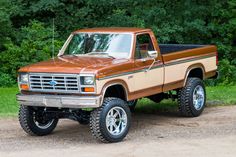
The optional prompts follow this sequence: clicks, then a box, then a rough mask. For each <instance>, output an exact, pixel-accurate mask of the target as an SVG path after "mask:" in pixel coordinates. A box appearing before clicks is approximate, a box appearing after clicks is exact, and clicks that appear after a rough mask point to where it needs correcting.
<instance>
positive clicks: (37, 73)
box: [17, 28, 218, 142]
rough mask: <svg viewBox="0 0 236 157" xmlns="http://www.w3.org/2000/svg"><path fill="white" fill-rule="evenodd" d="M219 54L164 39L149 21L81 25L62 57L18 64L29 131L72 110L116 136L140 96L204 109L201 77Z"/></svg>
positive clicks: (212, 71) (189, 111)
mask: <svg viewBox="0 0 236 157" xmlns="http://www.w3.org/2000/svg"><path fill="white" fill-rule="evenodd" d="M217 62H218V59H217V49H216V47H215V46H213V45H177V44H159V45H158V43H157V40H156V38H155V36H154V34H153V32H152V31H151V30H150V29H143V28H91V29H81V30H78V31H75V32H73V33H72V34H71V35H70V36H69V38H68V39H67V41H66V42H65V44H64V45H63V47H62V49H61V50H60V51H59V53H58V56H57V57H56V58H53V59H50V60H48V61H43V62H39V63H36V64H32V65H29V66H26V67H23V68H21V69H20V70H19V78H18V82H19V88H20V94H18V95H17V100H18V102H19V103H20V110H19V121H20V124H21V126H22V128H23V129H24V130H25V131H26V132H27V133H28V134H31V135H39V136H42V135H47V134H49V133H51V132H52V131H53V130H54V128H55V127H56V125H57V122H58V120H59V119H60V118H69V119H72V120H76V121H78V122H79V123H80V124H89V125H90V129H91V132H92V134H93V136H94V137H96V138H97V139H99V140H101V141H103V142H118V141H121V140H122V139H123V138H124V137H125V136H126V135H127V133H128V130H129V128H130V125H131V111H134V107H135V105H136V103H137V100H138V99H141V98H149V99H150V100H152V101H154V102H156V103H159V102H160V101H161V100H163V99H165V98H174V99H177V100H178V104H179V112H180V114H181V115H183V116H189V117H196V116H199V115H200V114H201V113H202V111H203V109H204V107H205V102H206V92H205V87H204V84H203V81H202V80H204V79H207V78H215V77H216V76H217Z"/></svg>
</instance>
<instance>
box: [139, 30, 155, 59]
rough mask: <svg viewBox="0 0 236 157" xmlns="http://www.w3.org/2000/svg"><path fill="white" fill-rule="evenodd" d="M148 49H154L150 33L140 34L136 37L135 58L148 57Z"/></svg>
mask: <svg viewBox="0 0 236 157" xmlns="http://www.w3.org/2000/svg"><path fill="white" fill-rule="evenodd" d="M148 51H154V47H153V44H152V40H151V37H150V35H149V34H140V35H137V38H136V48H135V59H141V58H147V57H149V56H148Z"/></svg>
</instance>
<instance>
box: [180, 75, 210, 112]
mask: <svg viewBox="0 0 236 157" xmlns="http://www.w3.org/2000/svg"><path fill="white" fill-rule="evenodd" d="M178 103H179V111H180V113H181V115H183V116H187V117H197V116H199V115H200V114H201V113H202V111H203V110H204V108H205V104H206V92H205V86H204V84H203V82H202V80H201V79H199V78H194V77H192V78H191V77H190V78H188V80H187V82H186V86H185V87H183V88H182V89H180V91H179V92H178Z"/></svg>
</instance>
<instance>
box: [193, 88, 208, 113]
mask: <svg viewBox="0 0 236 157" xmlns="http://www.w3.org/2000/svg"><path fill="white" fill-rule="evenodd" d="M204 101H205V92H204V89H203V87H202V86H200V85H198V86H196V87H195V89H194V91H193V106H194V108H195V109H196V110H201V109H202V107H203V105H204Z"/></svg>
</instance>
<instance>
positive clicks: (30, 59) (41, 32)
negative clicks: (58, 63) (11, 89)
mask: <svg viewBox="0 0 236 157" xmlns="http://www.w3.org/2000/svg"><path fill="white" fill-rule="evenodd" d="M55 35H56V36H57V33H55ZM18 37H19V39H20V45H17V44H15V43H13V42H12V41H9V42H8V43H6V44H5V47H6V50H5V51H3V52H2V53H1V55H0V71H1V72H2V73H4V76H5V77H4V78H6V76H7V77H8V78H10V79H11V81H12V80H13V82H15V80H16V76H17V70H18V69H19V68H20V67H23V66H26V65H28V64H31V63H36V62H39V61H42V60H47V59H49V58H50V57H51V56H52V30H51V28H48V27H45V26H44V24H43V23H41V22H38V21H32V22H31V23H30V24H29V26H28V27H22V28H21V31H20V33H19V36H18ZM61 45H62V44H61V42H60V41H58V40H55V52H58V50H59V48H60V46H61Z"/></svg>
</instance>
